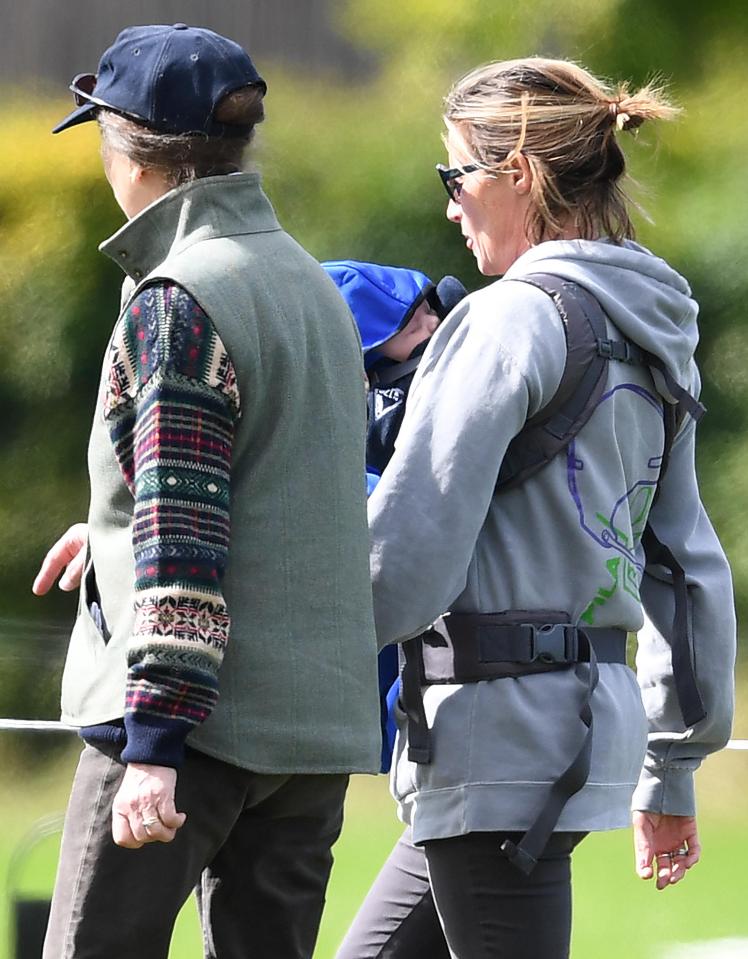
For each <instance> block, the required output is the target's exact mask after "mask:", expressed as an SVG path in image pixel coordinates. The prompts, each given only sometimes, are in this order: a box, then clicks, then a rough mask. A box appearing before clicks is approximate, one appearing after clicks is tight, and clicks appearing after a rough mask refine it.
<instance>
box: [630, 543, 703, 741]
mask: <svg viewBox="0 0 748 959" xmlns="http://www.w3.org/2000/svg"><path fill="white" fill-rule="evenodd" d="M642 545H643V547H644V552H645V555H646V558H647V563H658V564H659V565H660V566H664V567H665V569H667V570H668V571H669V572H670V575H671V577H672V580H673V598H674V600H675V611H674V613H673V626H672V639H671V640H670V653H671V657H672V663H673V679H674V681H675V692H676V695H677V697H678V705H679V706H680V711H681V713H682V715H683V722H684V723H685V724H686V726H694V725H695V724H696V723H698V722H701V720H702V719H705V718H706V709H705V708H704V701H703V700H702V698H701V693H700V692H699V687H698V686H697V684H696V674H695V672H694V665H693V656H692V653H691V638H692V635H693V632H692V624H691V604H690V603H689V601H688V584H687V582H686V573H685V570H684V569H683V567H682V566H681V564H680V563H679V562H678V560H677V559H676V558H675V556H673V554H672V552H671V551H670V549H669V548H668V547H667V546H665V544H664V543H662V542H660V540H659V539H658V538H657V536H656V535H655V532H654V530H653V529H652V527H651V525H647V527H646V529H645V530H644V535H643V536H642Z"/></svg>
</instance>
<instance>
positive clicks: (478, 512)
mask: <svg viewBox="0 0 748 959" xmlns="http://www.w3.org/2000/svg"><path fill="white" fill-rule="evenodd" d="M539 272H546V273H553V274H555V275H557V276H560V277H563V278H566V279H569V280H573V281H575V282H577V283H579V284H581V285H582V286H583V287H586V288H587V289H588V290H589V291H590V292H591V293H592V294H593V295H594V296H595V297H597V299H598V301H599V302H600V303H601V305H602V307H603V309H604V310H605V312H606V314H607V316H608V317H609V319H610V320H611V321H612V324H610V325H609V330H608V333H609V335H610V336H611V337H612V338H615V339H620V338H621V336H623V337H626V338H627V339H629V340H631V341H633V342H634V343H636V344H638V345H639V346H641V347H643V348H644V349H646V350H648V351H650V352H651V353H654V354H655V355H657V356H659V357H661V358H662V360H663V361H664V362H665V363H666V364H667V365H668V368H669V370H670V372H671V373H672V375H673V376H674V377H675V379H676V380H677V381H678V382H679V383H680V384H681V385H682V386H684V387H685V388H686V389H688V390H689V391H690V392H692V393H696V394H697V393H698V390H699V378H698V372H697V370H696V366H695V363H694V359H693V353H694V349H695V347H696V343H697V339H698V333H697V327H696V314H697V305H696V303H695V302H694V300H693V299H692V298H691V295H690V290H689V287H688V284H687V283H686V281H685V280H684V279H683V277H681V276H680V275H679V274H678V273H676V272H675V271H674V270H672V269H671V268H670V267H669V266H668V265H667V263H665V262H664V261H663V260H661V259H659V258H658V257H655V256H653V255H652V254H651V253H649V252H648V251H647V250H645V249H644V248H643V247H641V246H638V245H637V244H634V243H631V242H627V243H625V244H623V245H620V246H619V245H615V244H613V243H609V242H605V241H584V240H574V241H552V242H546V243H542V244H540V245H538V246H536V247H534V248H532V249H531V250H529V251H528V252H527V253H525V254H524V255H523V256H521V257H520V258H519V259H518V260H517V261H516V262H515V263H514V264H513V265H512V267H511V269H510V270H509V271H508V273H507V274H506V275H505V276H504V277H503V278H502V279H501V280H499V281H497V282H495V283H493V284H491V285H490V286H488V287H486V288H485V289H483V290H480V291H479V292H477V293H474V294H472V295H471V296H470V297H468V298H467V299H466V300H464V301H463V302H462V303H461V304H460V306H458V307H457V308H456V309H455V310H454V311H453V312H452V314H450V316H449V317H448V318H447V319H446V320H445V322H444V323H443V324H442V325H441V326H440V328H439V329H438V330H437V332H436V333H435V335H434V337H433V338H432V340H431V342H430V344H429V347H428V349H427V351H426V353H425V354H424V358H423V360H422V362H421V365H420V367H419V370H418V373H417V375H416V378H415V380H414V382H413V387H412V389H411V392H410V395H409V398H408V405H407V409H406V413H405V418H404V421H403V425H402V428H401V431H400V434H399V436H398V441H397V446H396V450H395V454H394V456H393V458H392V460H391V462H390V464H389V466H388V467H387V469H386V470H385V472H384V475H383V477H382V479H381V481H380V483H379V485H378V486H377V488H376V490H375V491H374V493H373V494H372V496H371V498H370V500H369V519H370V528H371V535H372V548H371V549H372V551H371V567H372V575H373V588H374V602H375V616H376V625H377V633H378V639H379V644H380V646H384V645H386V644H388V643H393V642H397V641H402V640H404V639H407V638H408V637H410V636H413V635H416V634H417V633H418V632H420V631H421V630H422V629H423V628H424V627H426V626H427V625H428V624H430V623H431V622H432V621H434V620H435V619H436V618H437V617H438V616H439V615H440V614H441V613H443V612H444V611H445V610H455V611H460V612H483V613H489V612H491V613H493V612H499V611H503V610H541V609H542V610H563V611H566V612H567V613H568V614H569V617H570V621H571V622H580V623H585V624H587V625H592V626H610V627H620V628H623V629H626V630H628V631H629V632H632V633H638V637H637V638H638V652H637V657H636V667H637V669H636V674H634V672H633V671H632V670H630V669H629V668H628V667H627V666H624V665H619V664H610V663H608V664H601V665H600V682H599V685H598V687H597V689H596V690H595V693H594V695H593V699H592V708H593V714H594V735H593V752H592V764H591V771H590V776H589V779H588V782H587V784H586V785H585V786H584V787H583V788H582V790H581V791H580V792H579V793H577V794H576V795H575V796H574V797H572V799H571V800H570V801H569V802H568V803H567V805H566V807H565V809H564V811H563V813H562V816H561V819H560V820H559V823H558V826H557V828H558V829H559V830H602V829H613V828H619V827H624V826H627V825H628V824H629V820H630V808H631V805H632V794H633V808H635V809H642V810H649V811H653V812H662V813H671V814H675V815H692V814H693V813H694V789H693V773H694V771H695V769H696V768H697V767H698V766H699V764H700V762H701V760H702V759H703V758H704V756H705V755H706V754H707V753H709V752H712V751H714V750H717V749H719V748H720V747H722V746H723V745H724V743H725V742H726V740H727V739H728V738H729V734H730V724H731V717H732V709H733V667H734V657H735V618H734V612H733V594H732V583H731V576H730V570H729V567H728V564H727V561H726V559H725V556H724V553H723V551H722V548H721V547H720V544H719V541H718V539H717V537H716V535H715V533H714V530H713V528H712V526H711V524H710V522H709V519H708V518H707V516H706V513H705V511H704V508H703V506H702V504H701V501H700V498H699V492H698V486H697V481H696V475H695V471H694V434H695V429H694V423H693V421H691V420H690V418H688V419H687V420H686V422H685V423H684V425H683V427H682V428H681V430H680V433H679V435H678V437H677V438H676V441H675V443H674V445H673V448H672V452H671V457H670V465H669V468H668V470H667V473H666V475H665V477H664V479H663V481H662V483H661V484H660V486H661V489H660V493H659V496H658V498H657V500H656V502H655V503H654V505H652V500H653V493H654V488H655V485H656V483H657V479H658V476H659V468H660V463H661V457H662V451H663V439H664V429H663V416H662V402H661V398H660V396H659V394H658V392H657V389H656V387H655V384H654V382H653V378H652V375H651V374H650V372H649V371H648V369H646V368H644V367H640V366H636V365H629V364H624V363H615V362H612V363H610V365H609V374H608V382H607V386H606V390H605V393H604V395H603V397H602V398H601V400H600V402H599V404H598V406H597V408H596V410H595V412H594V413H593V415H592V417H591V419H590V420H589V422H588V423H587V424H586V425H585V427H584V428H583V429H582V430H581V432H580V433H579V434H578V436H577V437H576V438H575V440H574V441H573V442H572V444H571V445H570V447H569V449H568V451H566V452H565V453H561V454H559V455H558V456H557V457H556V458H555V459H554V460H553V461H552V462H551V463H549V464H548V465H547V466H546V467H545V468H544V469H542V470H541V471H540V472H538V473H537V474H536V475H535V476H533V477H531V478H530V479H528V480H527V481H526V482H525V483H523V484H522V485H520V486H519V487H518V488H516V489H513V490H511V491H509V492H505V493H503V494H501V495H498V496H497V495H494V486H495V483H496V478H497V476H498V473H499V467H500V464H501V461H502V458H503V456H504V453H505V452H506V449H507V446H508V444H509V442H510V440H511V439H512V437H514V436H515V435H516V434H517V433H518V432H519V431H520V429H521V428H522V426H523V425H524V423H525V421H526V420H527V419H528V417H530V416H532V415H533V414H534V413H536V412H537V411H538V410H540V409H542V407H544V406H545V405H546V404H547V403H548V402H549V400H550V399H551V398H552V396H553V395H554V393H555V391H556V388H557V387H558V384H559V382H560V379H561V375H562V372H563V367H564V361H565V356H566V341H565V336H564V331H563V326H562V323H561V320H560V318H559V316H558V313H557V311H556V309H555V307H554V306H553V303H552V301H551V300H550V298H549V297H548V296H547V295H546V294H545V293H543V292H542V291H540V290H538V289H536V288H534V287H532V286H530V285H529V284H526V283H518V282H514V280H515V279H516V278H517V277H522V276H524V275H527V274H530V273H539ZM613 324H614V325H613ZM650 509H651V515H650ZM648 518H649V521H650V522H651V524H652V526H653V529H654V531H655V533H656V535H657V536H658V537H659V539H660V540H661V541H663V542H664V543H666V544H667V545H668V546H669V547H670V549H671V550H672V552H673V553H674V555H675V557H676V559H677V560H678V561H679V562H680V563H681V565H682V566H683V567H684V569H685V571H686V576H687V582H688V590H689V597H690V601H691V604H692V618H693V637H692V643H693V659H694V663H695V672H696V679H697V683H698V686H699V690H700V693H701V696H702V699H703V701H704V704H705V707H706V712H707V716H706V718H705V719H704V720H702V721H701V722H699V723H698V724H697V725H696V726H695V727H693V728H685V726H684V723H683V719H682V717H681V713H680V709H679V706H678V702H677V698H676V694H675V688H674V685H673V675H672V668H671V661H670V646H669V645H668V639H669V635H670V630H671V625H672V620H673V609H674V596H673V588H672V585H671V582H670V576H669V573H668V572H667V571H666V570H664V569H663V568H662V567H659V566H655V565H653V564H647V563H646V560H645V556H644V553H643V550H642V548H641V545H640V539H641V535H642V533H643V530H644V527H645V525H646V522H647V519H648ZM637 680H638V682H637ZM583 693H584V688H583V685H582V683H580V680H579V679H578V678H577V677H576V676H575V674H574V671H573V670H562V671H560V672H550V673H543V674H539V675H532V676H524V677H520V678H504V679H495V680H490V681H484V682H480V683H472V684H465V685H456V684H455V685H445V686H430V687H428V688H426V689H425V690H424V702H425V708H426V715H427V719H428V723H429V726H430V727H431V730H432V732H431V737H432V750H433V759H432V762H431V763H430V764H429V765H416V764H413V763H411V762H409V761H408V759H407V742H406V739H407V734H406V731H405V729H404V727H403V725H402V724H401V727H400V733H399V735H398V744H397V746H396V756H395V762H394V763H393V772H392V787H393V792H394V794H395V797H396V798H397V800H398V801H399V805H400V814H401V817H402V819H403V820H404V821H405V822H407V823H409V824H410V825H411V826H412V827H413V833H414V839H415V841H416V842H422V841H424V840H428V839H438V838H445V837H448V836H455V835H460V834H463V833H468V832H474V831H486V830H521V829H525V828H527V827H528V826H529V825H530V824H531V823H532V821H533V820H534V818H535V816H536V815H537V813H538V811H539V810H540V808H541V807H542V805H543V803H544V801H545V799H546V797H547V795H548V789H549V788H550V786H551V784H552V782H553V781H554V780H555V779H556V778H557V777H558V776H559V775H560V773H561V772H562V771H563V770H564V769H565V767H566V766H567V764H568V763H569V761H570V760H571V758H572V757H573V756H574V755H575V754H576V752H577V750H578V748H579V746H580V744H581V741H582V738H583V735H584V727H583V726H582V723H581V721H580V720H579V718H578V715H577V711H578V707H579V702H580V698H581V697H582V695H583ZM401 718H402V717H401Z"/></svg>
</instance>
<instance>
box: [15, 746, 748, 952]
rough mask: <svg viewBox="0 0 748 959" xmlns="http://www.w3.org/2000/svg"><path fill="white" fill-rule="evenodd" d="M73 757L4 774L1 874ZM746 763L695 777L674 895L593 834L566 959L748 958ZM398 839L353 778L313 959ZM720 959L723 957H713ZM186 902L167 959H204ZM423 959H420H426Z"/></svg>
mask: <svg viewBox="0 0 748 959" xmlns="http://www.w3.org/2000/svg"><path fill="white" fill-rule="evenodd" d="M74 762H75V754H74V752H71V753H70V755H69V756H66V757H65V759H64V761H62V762H60V763H58V764H56V766H55V767H54V768H51V769H49V770H47V771H46V772H45V773H44V774H43V775H39V776H36V777H30V776H29V775H28V774H24V773H21V772H20V771H18V770H14V769H12V768H8V767H7V764H6V766H5V770H4V771H5V776H4V778H3V783H2V785H1V786H0V815H1V816H2V821H3V830H2V838H1V839H0V875H6V876H7V873H8V863H9V861H10V859H11V857H12V855H13V853H14V851H16V850H18V849H19V844H20V843H21V841H22V838H23V837H24V835H26V834H27V833H28V830H29V829H30V828H31V827H32V826H33V824H34V823H36V822H38V820H39V819H40V817H43V816H46V815H48V814H50V813H54V812H57V811H60V810H61V809H62V808H63V807H64V803H65V796H66V792H67V786H68V784H69V780H70V777H71V775H72V771H73V768H74ZM747 787H748V753H745V752H743V753H740V752H729V753H728V752H724V753H722V754H720V755H718V756H716V757H713V758H712V759H711V760H710V761H709V762H708V763H707V765H706V766H705V768H704V770H703V771H702V773H701V775H700V783H699V797H700V822H701V834H702V843H703V847H704V852H703V858H702V862H701V863H700V864H699V866H697V868H696V869H695V870H694V871H692V872H691V873H690V875H689V876H688V878H687V880H686V881H685V882H683V883H682V884H681V885H679V886H678V887H676V888H673V889H669V890H665V891H664V892H660V893H658V892H656V890H655V889H654V888H653V887H651V886H650V885H649V884H645V883H643V882H642V881H641V880H639V879H637V878H636V876H635V875H634V873H633V868H632V861H633V857H632V852H631V839H630V834H629V832H628V831H621V832H617V833H609V834H605V835H597V836H595V835H593V836H591V837H589V838H588V839H587V840H586V841H585V842H584V843H583V844H582V846H581V847H580V849H579V850H578V852H577V853H576V855H575V863H574V892H575V931H574V943H573V952H572V954H573V956H574V959H600V957H604V959H631V957H636V959H672V957H674V955H676V954H677V953H674V952H673V950H674V949H675V947H676V946H677V945H678V944H681V943H698V942H703V941H709V940H720V939H744V940H745V942H746V947H745V948H746V951H745V955H746V956H748V909H746V896H745V893H746V889H747V888H748V884H747V883H746V879H745V874H744V870H745V865H744V864H745V862H746V861H747V860H748V820H747V819H746V815H745V813H746V805H745V798H744V797H745V795H746V788H747ZM399 832H400V826H399V824H398V823H397V821H396V820H395V816H394V811H393V805H392V802H391V800H390V798H389V796H388V794H387V789H386V782H385V780H384V778H383V777H378V778H373V777H357V778H356V779H355V780H354V781H353V783H352V786H351V789H350V792H349V799H348V803H347V813H346V824H345V827H344V830H343V835H342V837H341V839H340V841H339V843H338V845H337V846H336V849H335V867H334V871H333V875H332V880H331V883H330V888H329V892H328V905H327V909H326V912H325V917H324V920H323V924H322V929H321V932H320V938H319V943H318V948H317V951H316V953H315V959H332V956H333V955H334V953H335V949H336V946H337V944H338V943H339V941H340V939H341V937H342V935H343V933H344V932H345V929H346V926H347V924H348V922H349V921H350V919H351V917H352V916H353V914H354V913H355V911H356V908H357V906H358V904H359V902H360V901H361V899H362V898H363V896H364V893H365V892H366V889H367V888H368V885H369V883H370V881H371V879H372V878H373V876H374V875H375V874H376V872H377V870H378V868H379V866H380V864H381V862H382V861H383V860H384V858H385V857H386V856H387V854H388V852H389V850H390V848H391V846H392V844H393V842H394V841H395V839H396V838H397V836H398V835H399ZM56 855H57V840H56V838H55V837H52V838H50V839H48V840H45V841H44V842H42V843H39V844H38V845H37V846H36V847H35V848H34V849H33V850H32V851H31V852H30V853H28V854H27V855H26V856H24V857H23V861H22V862H20V863H19V864H18V865H19V866H20V869H19V870H17V871H16V876H15V878H13V877H11V880H12V881H11V883H10V886H9V885H8V884H7V883H5V886H6V895H5V897H4V901H3V905H2V911H1V912H0V937H1V938H0V943H2V944H1V945H0V959H15V957H14V951H13V949H12V947H11V945H10V932H9V919H11V918H12V915H13V909H14V902H15V901H16V900H18V899H19V898H20V899H27V898H33V897H36V896H45V895H47V894H48V893H49V890H50V889H51V885H52V880H53V876H54V865H55V859H56ZM714 955H715V956H718V955H719V953H714ZM201 957H202V951H201V947H200V936H199V931H198V925H197V919H196V916H195V910H194V904H193V903H192V902H188V903H187V905H186V907H185V910H184V912H183V914H182V916H181V917H180V920H179V924H178V927H177V930H176V932H175V936H174V942H173V946H172V951H171V956H170V959H201ZM424 959H428V957H424Z"/></svg>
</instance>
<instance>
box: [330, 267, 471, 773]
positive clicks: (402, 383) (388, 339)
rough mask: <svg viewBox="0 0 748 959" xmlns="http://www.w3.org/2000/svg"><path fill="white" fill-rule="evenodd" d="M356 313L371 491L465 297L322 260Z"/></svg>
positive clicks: (386, 743)
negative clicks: (432, 349) (422, 368)
mask: <svg viewBox="0 0 748 959" xmlns="http://www.w3.org/2000/svg"><path fill="white" fill-rule="evenodd" d="M322 266H323V267H324V268H325V270H326V271H327V273H328V274H329V275H330V276H331V277H332V279H333V281H334V282H335V284H336V285H337V287H338V289H339V290H340V292H341V293H342V295H343V298H344V299H345V301H346V302H347V304H348V306H349V307H350V310H351V312H352V313H353V318H354V320H355V321H356V325H357V326H358V329H359V332H360V334H361V342H362V345H363V350H364V367H365V369H366V375H367V377H368V381H369V392H368V398H367V402H368V422H367V435H366V481H367V489H368V492H369V493H371V492H372V490H373V489H374V487H375V486H376V484H377V481H378V480H379V477H380V476H381V475H382V472H383V470H384V468H385V467H386V465H387V463H388V462H389V461H390V458H391V457H392V454H393V452H394V449H395V440H396V438H397V434H398V431H399V429H400V424H401V423H402V419H403V415H404V413H405V402H406V399H407V396H408V390H409V389H410V384H411V382H412V380H413V377H414V375H415V372H416V369H417V367H418V364H419V362H420V360H421V356H422V355H423V351H424V350H425V349H426V345H427V343H428V341H429V339H430V338H431V335H432V334H433V332H434V331H435V330H436V328H437V326H438V325H439V324H440V323H441V321H442V320H443V319H444V318H445V317H446V316H447V314H448V313H449V312H450V311H451V310H452V309H453V308H454V307H455V306H457V304H458V303H459V302H460V300H462V298H463V297H464V296H466V295H467V290H466V289H465V287H464V286H463V285H462V283H460V281H459V280H457V279H455V277H453V276H445V277H444V278H443V279H442V280H440V281H439V283H438V284H436V285H435V284H434V283H432V281H431V280H430V279H429V278H428V277H427V276H426V275H425V274H423V273H420V272H419V271H418V270H409V269H405V268H403V267H395V266H381V265H379V264H376V263H362V262H359V261H357V260H335V261H331V262H327V263H323V264H322ZM398 687H399V683H398V656H397V647H396V646H387V647H385V648H384V649H383V650H382V652H381V653H380V654H379V693H380V703H381V710H382V712H381V720H382V772H387V771H388V770H389V768H390V762H391V758H392V748H393V745H394V740H395V723H394V720H393V717H392V710H393V707H394V703H395V701H396V699H397V696H398Z"/></svg>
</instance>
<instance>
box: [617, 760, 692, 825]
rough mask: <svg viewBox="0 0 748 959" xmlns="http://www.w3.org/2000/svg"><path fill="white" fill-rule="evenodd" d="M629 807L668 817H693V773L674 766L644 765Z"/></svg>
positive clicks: (690, 770)
mask: <svg viewBox="0 0 748 959" xmlns="http://www.w3.org/2000/svg"><path fill="white" fill-rule="evenodd" d="M631 808H632V809H633V810H637V811H641V812H652V813H660V814H661V815H668V816H695V815H696V792H695V789H694V778H693V770H692V769H683V768H679V767H677V766H645V767H644V768H643V769H642V773H641V776H640V777H639V784H638V785H637V787H636V789H635V790H634V796H633V799H632V800H631Z"/></svg>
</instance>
